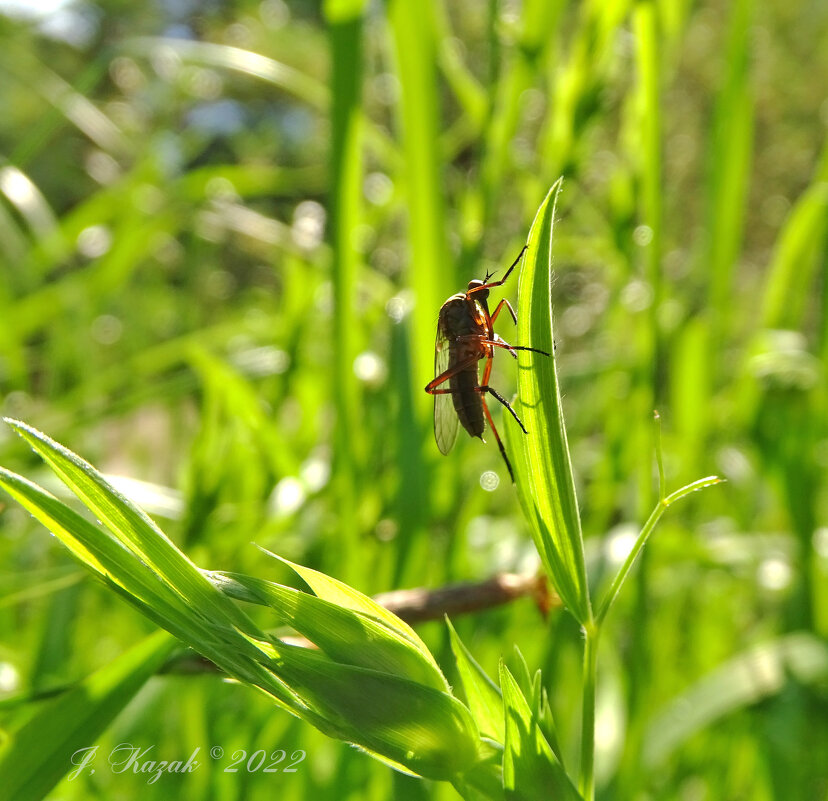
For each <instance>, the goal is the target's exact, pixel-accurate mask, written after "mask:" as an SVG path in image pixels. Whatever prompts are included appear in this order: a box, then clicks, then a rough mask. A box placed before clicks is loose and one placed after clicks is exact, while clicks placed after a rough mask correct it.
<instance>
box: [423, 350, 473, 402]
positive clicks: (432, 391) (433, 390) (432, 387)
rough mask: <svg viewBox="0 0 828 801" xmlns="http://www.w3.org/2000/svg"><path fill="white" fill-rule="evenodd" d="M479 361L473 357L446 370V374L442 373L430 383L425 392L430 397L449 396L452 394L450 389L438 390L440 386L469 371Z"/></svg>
mask: <svg viewBox="0 0 828 801" xmlns="http://www.w3.org/2000/svg"><path fill="white" fill-rule="evenodd" d="M477 361H479V359H478V357H477V356H472V357H470V358H468V359H466V360H465V361H462V362H459V363H458V364H455V365H454V367H449V369H448V370H446V371H445V372H444V373H440V375H438V376H436V377H435V378H433V379H432V380H431V381H429V382H428V383H427V384H426V387H425V391H426V392H428V394H429V395H447V394H448V393H449V392H451V390H450V389H443V390H438V389H437V387H439V386H440V384H443V383H444V382H446V381H448V380H449V379H450V378H451V377H452V376H455V375H457V374H458V373H462V372H463V370H467V369H468V368H469V367H471V366H472V365H473V364H475V363H476V362H477Z"/></svg>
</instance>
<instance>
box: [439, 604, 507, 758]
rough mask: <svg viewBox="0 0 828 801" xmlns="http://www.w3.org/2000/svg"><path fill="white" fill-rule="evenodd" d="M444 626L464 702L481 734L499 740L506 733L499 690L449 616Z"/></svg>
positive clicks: (501, 739)
mask: <svg viewBox="0 0 828 801" xmlns="http://www.w3.org/2000/svg"><path fill="white" fill-rule="evenodd" d="M446 625H447V626H448V630H449V637H451V650H452V651H453V653H454V658H455V660H456V661H457V673H458V674H459V676H460V683H461V684H462V685H463V692H464V693H465V694H466V702H467V703H468V707H469V709H470V710H471V713H472V716H473V717H474V719H475V721H476V722H477V726H478V728H479V729H480V733H481V734H483V735H484V736H486V737H491V738H492V739H493V740H496V741H497V742H499V743H502V742H503V741H504V739H505V735H506V732H505V729H504V727H503V725H504V722H503V699H502V698H501V695H500V690H499V689H498V688H497V685H496V684H495V683H494V682H493V681H492V680H491V679H490V678H489V677H488V676H487V675H486V672H485V671H484V670H483V668H482V667H480V665H479V664H477V662H476V660H475V659H474V657H473V656H472V655H471V653H470V652H469V650H468V648H466V646H465V645H464V644H463V641H462V640H461V639H460V636H459V635H458V634H457V632H456V631H455V629H454V626H452V625H451V621H450V620H449V619H448V618H446Z"/></svg>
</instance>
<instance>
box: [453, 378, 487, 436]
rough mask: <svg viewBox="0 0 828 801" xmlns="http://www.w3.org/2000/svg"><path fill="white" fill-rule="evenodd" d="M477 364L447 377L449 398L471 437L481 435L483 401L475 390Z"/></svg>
mask: <svg viewBox="0 0 828 801" xmlns="http://www.w3.org/2000/svg"><path fill="white" fill-rule="evenodd" d="M477 380H478V379H477V365H476V364H475V365H474V367H469V368H468V369H467V370H463V371H462V372H460V373H457V375H454V376H452V377H451V378H450V379H449V387H450V389H451V399H452V401H454V411H455V412H457V417H458V418H459V420H460V424H461V425H462V426H463V428H465V429H466V431H468V432H469V434H470V435H471V436H473V437H480V436H482V435H483V427H484V423H483V402H482V400H481V398H480V392H478V390H477V386H478V385H477Z"/></svg>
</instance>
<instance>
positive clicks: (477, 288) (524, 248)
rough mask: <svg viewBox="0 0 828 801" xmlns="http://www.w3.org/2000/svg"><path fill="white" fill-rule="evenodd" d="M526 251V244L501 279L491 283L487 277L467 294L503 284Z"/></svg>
mask: <svg viewBox="0 0 828 801" xmlns="http://www.w3.org/2000/svg"><path fill="white" fill-rule="evenodd" d="M525 252H526V245H524V246H523V248H522V249H521V251H520V253H518V257H517V258H516V259H515V260H514V261H513V262H512V266H511V267H510V268H509V269H508V270H506V273H505V275H504V276H503V278H501V279H500V280H499V281H492V282H491V283H489V281H488V277H487V280H486V281H485V282H484V283H483V284H482V285H481V286H476V287H474V289H470V290H469V291H468V292H467V293H466V294H468V295H473V294H474V293H475V292H482V291H483V290H484V289H491V288H492V287H493V286H503V284H505V283H506V279H507V278H508V277H509V276H510V275H511V273H512V270H514V269H515V267H517V265H518V262H519V261H520V260H521V259H522V258H523V254H524V253H525ZM512 313H513V314H514V312H512ZM515 322H517V321H515Z"/></svg>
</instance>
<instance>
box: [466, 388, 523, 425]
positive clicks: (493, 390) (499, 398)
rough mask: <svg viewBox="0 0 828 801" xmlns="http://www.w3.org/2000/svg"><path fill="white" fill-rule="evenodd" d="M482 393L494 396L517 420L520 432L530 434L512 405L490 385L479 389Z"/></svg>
mask: <svg viewBox="0 0 828 801" xmlns="http://www.w3.org/2000/svg"><path fill="white" fill-rule="evenodd" d="M478 390H479V391H480V392H488V393H489V394H490V395H494V396H495V397H496V398H497V399H498V400H499V401H500V402H501V403H502V404H503V405H504V406H505V407H506V408H507V409H508V410H509V414H511V415H512V417H514V418H515V420H516V421H517V424H518V425H519V426H520V430H521V431H523V433H524V434H528V433H529V432H528V431H527V430H526V426H524V425H523V421H522V420H521V419H520V418H519V417H518V415H517V412H516V411H515V410H514V409H513V408H512V404H511V403H509V401H507V400H506V398H504V397H503V395H501V394H500V393H499V392H498V391H497V390H496V389H494V388H493V387H490V386H489V385H488V384H486V385H485V386H481V387H478Z"/></svg>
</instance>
